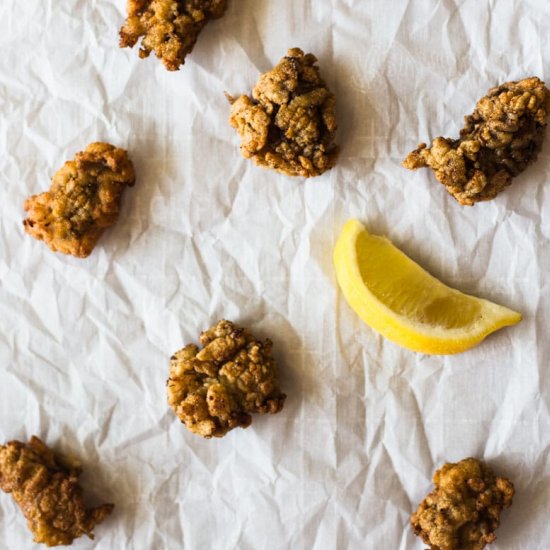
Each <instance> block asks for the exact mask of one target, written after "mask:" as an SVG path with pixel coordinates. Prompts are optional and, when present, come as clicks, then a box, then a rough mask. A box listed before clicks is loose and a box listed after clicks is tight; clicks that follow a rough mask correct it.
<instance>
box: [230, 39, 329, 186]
mask: <svg viewBox="0 0 550 550" xmlns="http://www.w3.org/2000/svg"><path fill="white" fill-rule="evenodd" d="M316 62H317V59H316V58H315V56H314V55H313V54H307V55H304V52H303V51H302V50H300V49H299V48H293V49H291V50H289V51H288V54H287V56H286V57H284V58H283V59H282V60H281V61H280V62H279V64H278V65H277V66H276V67H275V68H274V69H272V70H271V71H269V72H267V73H265V74H262V75H261V76H260V80H259V81H258V84H256V86H255V87H254V89H253V90H252V98H250V97H249V96H246V95H242V96H241V97H239V98H238V99H235V98H233V97H231V96H228V99H229V100H230V102H231V103H232V106H231V117H230V119H229V122H230V124H231V125H232V126H233V127H234V128H235V129H236V130H237V133H238V134H239V135H240V136H241V153H242V155H243V156H244V157H245V158H252V159H254V162H255V163H256V164H257V165H258V166H264V167H266V168H273V169H274V170H277V171H279V172H281V173H283V174H286V175H289V176H303V177H306V178H309V177H313V176H319V175H321V174H322V173H323V172H326V171H327V170H329V169H330V168H332V167H333V166H334V164H335V162H336V158H337V156H338V147H337V146H336V145H335V144H334V136H335V134H336V113H335V105H336V98H335V96H334V94H333V93H332V92H330V91H329V89H328V88H327V86H326V84H325V82H324V81H323V79H322V78H321V76H320V74H319V67H317V66H316V65H315V63H316Z"/></svg>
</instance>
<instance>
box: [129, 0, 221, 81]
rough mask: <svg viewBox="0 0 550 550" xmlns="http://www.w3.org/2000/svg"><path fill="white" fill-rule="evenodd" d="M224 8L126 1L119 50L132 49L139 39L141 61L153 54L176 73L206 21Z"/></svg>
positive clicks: (209, 0) (191, 1) (188, 1)
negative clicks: (125, 14)
mask: <svg viewBox="0 0 550 550" xmlns="http://www.w3.org/2000/svg"><path fill="white" fill-rule="evenodd" d="M226 7H227V0H128V1H127V11H128V19H127V20H126V23H125V24H124V26H123V27H122V28H121V29H120V47H121V48H125V47H127V46H128V47H131V48H132V47H133V46H134V45H135V44H136V42H137V41H138V40H139V39H140V38H141V37H142V40H141V47H140V50H139V56H140V57H141V58H145V57H149V54H150V53H151V52H152V51H154V52H155V54H156V55H157V57H158V58H159V59H160V60H161V61H162V62H163V63H164V66H165V67H166V68H167V69H168V70H169V71H177V70H178V69H179V68H180V65H183V64H184V63H185V57H186V56H187V54H188V53H191V51H192V50H193V47H194V46H195V42H196V41H197V38H198V37H199V34H200V32H201V31H202V29H203V28H204V27H205V26H206V24H207V23H208V21H210V20H211V19H218V18H219V17H221V16H222V15H223V14H224V12H225V9H226Z"/></svg>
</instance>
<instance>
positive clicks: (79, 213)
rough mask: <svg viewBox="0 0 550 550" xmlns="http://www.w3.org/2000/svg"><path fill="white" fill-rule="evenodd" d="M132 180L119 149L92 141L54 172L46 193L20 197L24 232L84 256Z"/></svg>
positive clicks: (131, 171) (112, 216)
mask: <svg viewBox="0 0 550 550" xmlns="http://www.w3.org/2000/svg"><path fill="white" fill-rule="evenodd" d="M134 183H135V175H134V168H133V166H132V162H131V161H130V160H129V158H128V154H127V153H126V151H125V150H124V149H118V148H116V147H114V146H113V145H110V144H108V143H101V142H98V143H91V144H90V145H88V147H86V149H85V150H84V151H83V152H81V153H77V154H76V157H75V159H74V160H71V161H68V162H66V163H65V164H64V165H63V167H62V168H61V169H60V170H58V171H57V173H56V174H55V175H54V177H53V178H52V184H51V187H50V190H49V191H46V192H45V193H40V194H39V195H33V196H32V197H29V198H28V199H27V200H26V201H25V205H24V208H25V211H26V212H27V213H28V214H27V216H28V217H27V219H25V220H24V221H23V225H24V227H25V231H26V232H27V233H28V234H29V235H32V236H33V237H34V238H35V239H38V240H43V241H44V242H45V243H46V244H47V245H48V246H49V247H50V248H51V249H52V250H53V251H54V252H62V253H63V254H72V255H73V256H76V257H78V258H86V257H87V256H89V255H90V254H91V253H92V250H93V249H94V247H95V245H96V243H97V241H98V240H99V238H100V237H101V235H102V234H103V232H104V231H105V229H107V228H108V227H110V226H111V225H113V224H114V223H115V222H116V221H117V218H118V214H119V210H120V200H121V196H122V192H123V191H124V189H125V188H126V186H130V187H131V186H132V185H134Z"/></svg>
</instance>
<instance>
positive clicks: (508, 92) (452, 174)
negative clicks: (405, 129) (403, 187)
mask: <svg viewBox="0 0 550 550" xmlns="http://www.w3.org/2000/svg"><path fill="white" fill-rule="evenodd" d="M549 110H550V92H549V91H548V89H547V88H546V86H545V85H544V82H542V81H541V80H539V79H538V78H537V77H531V78H526V79H524V80H520V81H518V82H506V83H505V84H502V85H501V86H498V87H495V88H492V89H491V90H489V93H488V94H487V95H486V96H485V97H483V98H481V99H480V100H479V101H478V102H477V104H476V108H475V110H474V112H473V114H471V115H469V116H466V117H464V121H465V125H464V128H463V129H462V130H461V131H460V138H459V139H450V138H443V137H437V138H435V139H434V140H433V143H432V146H431V147H429V148H428V147H426V144H425V143H421V144H420V145H419V146H418V148H417V149H415V150H414V151H412V152H411V153H410V154H409V155H408V156H407V158H406V159H405V160H404V162H403V166H404V167H405V168H409V169H410V170H415V169H417V168H422V167H426V166H428V167H430V168H431V169H432V170H433V171H434V173H435V177H436V178H437V179H438V180H439V181H440V182H441V183H442V184H443V185H444V186H445V187H446V188H447V191H448V192H449V193H450V194H451V195H453V197H454V198H455V199H456V200H457V201H458V202H459V203H460V204H464V205H470V206H471V205H473V204H475V203H476V202H479V201H487V200H491V199H494V198H495V197H496V196H497V194H498V193H500V191H502V190H503V189H504V188H505V187H507V186H508V185H510V184H511V183H512V178H513V177H515V176H517V175H518V174H519V173H521V172H523V170H525V168H527V166H528V165H529V164H531V163H532V162H534V161H535V159H536V158H537V155H538V153H539V151H540V149H541V146H542V141H543V139H544V134H545V131H546V124H547V122H546V117H547V116H548V112H549Z"/></svg>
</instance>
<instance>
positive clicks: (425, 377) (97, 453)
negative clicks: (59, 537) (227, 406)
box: [0, 0, 550, 550]
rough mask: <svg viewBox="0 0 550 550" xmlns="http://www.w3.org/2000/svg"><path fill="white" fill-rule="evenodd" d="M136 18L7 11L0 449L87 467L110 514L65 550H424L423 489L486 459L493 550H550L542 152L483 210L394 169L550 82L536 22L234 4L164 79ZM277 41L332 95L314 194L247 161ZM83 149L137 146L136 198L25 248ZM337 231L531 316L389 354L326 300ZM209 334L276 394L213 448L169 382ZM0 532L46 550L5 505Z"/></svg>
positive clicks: (81, 11)
mask: <svg viewBox="0 0 550 550" xmlns="http://www.w3.org/2000/svg"><path fill="white" fill-rule="evenodd" d="M124 4H125V2H124V0H116V1H114V2H113V1H108V0H94V1H92V2H89V1H84V0H64V1H63V2H52V1H46V2H44V1H39V0H26V1H25V2H21V1H18V0H3V1H2V3H1V4H0V45H1V52H2V55H1V56H0V151H1V155H0V208H1V216H0V246H1V254H0V440H1V441H2V442H4V441H7V440H9V439H14V438H17V439H26V438H27V437H29V436H30V435H32V434H37V435H38V436H40V437H41V438H43V439H44V440H45V441H46V442H47V443H48V444H49V445H51V446H54V447H56V448H58V449H61V450H63V451H65V452H69V453H74V454H76V455H77V456H79V457H80V458H81V459H82V461H83V463H84V467H85V474H84V476H83V478H82V484H83V486H84V487H85V490H86V493H87V494H88V495H90V498H91V501H92V502H93V501H94V499H95V500H97V501H99V500H104V501H113V502H115V504H116V508H115V512H114V513H113V515H112V516H111V517H110V518H109V519H108V520H107V521H105V523H103V524H102V525H100V526H98V527H97V529H96V539H95V541H93V542H92V541H90V540H84V539H80V540H79V541H78V542H76V543H75V544H74V547H75V548H77V549H90V548H98V549H118V548H127V549H146V550H148V549H154V550H157V549H179V548H186V549H205V548H208V549H212V550H218V549H220V550H225V549H227V550H232V549H239V550H260V549H268V550H277V549H279V550H283V549H284V550H286V549H293V550H295V549H304V550H306V549H307V550H325V549H327V550H331V549H361V550H363V549H365V548H366V549H373V550H374V549H377V550H378V549H384V550H386V549H387V550H393V549H399V550H409V549H411V550H415V549H421V548H422V545H421V543H420V541H418V540H416V538H415V537H414V536H413V535H412V532H411V530H410V528H409V525H408V518H409V516H410V514H411V512H412V511H413V510H414V509H415V508H416V506H417V504H418V502H419V501H420V500H421V499H422V498H423V497H424V495H425V494H426V493H427V492H428V491H429V490H430V489H431V476H432V474H433V472H434V470H435V469H436V468H437V467H439V466H440V465H441V464H442V463H443V462H445V461H456V460H460V459H461V458H464V457H466V456H470V455H473V456H477V457H479V458H483V459H485V460H487V461H488V462H489V463H490V464H491V465H493V467H494V468H495V469H496V470H497V471H498V472H499V473H501V474H503V475H507V476H509V477H510V478H511V479H512V480H513V481H514V483H515V485H516V488H517V495H516V498H515V502H514V504H513V506H512V508H511V509H510V510H509V511H507V512H506V513H505V514H504V515H503V518H502V519H503V524H502V526H501V528H500V529H499V531H498V533H497V534H498V541H497V542H496V543H495V544H494V545H493V546H492V548H494V549H495V550H504V549H514V550H522V549H525V550H537V549H540V550H543V549H547V548H549V547H550V530H549V529H548V515H549V512H550V465H549V461H548V449H549V442H550V428H549V423H550V412H549V397H550V377H549V375H548V368H549V364H550V343H549V340H548V323H549V321H550V286H549V283H548V281H547V274H548V272H549V268H550V246H549V240H548V238H549V235H550V222H549V221H548V220H549V215H550V191H549V190H550V187H548V181H547V180H548V179H549V176H550V155H549V151H550V140H549V141H547V143H546V145H545V146H544V148H543V151H542V153H541V154H540V157H539V160H538V161H537V163H536V164H535V165H533V166H531V167H530V168H528V170H527V171H526V172H525V173H524V174H523V175H521V176H520V177H518V178H517V179H516V180H515V182H514V184H513V185H512V187H510V188H509V189H507V190H506V191H505V192H503V193H502V194H501V195H500V196H499V197H498V198H497V199H496V200H495V201H492V202H490V203H485V204H479V205H477V206H475V207H473V208H466V207H460V206H459V205H458V204H457V203H456V202H455V201H454V200H453V199H452V197H450V196H449V195H448V194H447V193H446V192H445V190H444V189H443V187H442V186H441V185H440V184H438V183H437V182H436V180H435V178H434V177H433V176H432V175H431V173H430V172H429V171H428V170H421V171H418V172H415V173H412V172H409V171H407V170H405V169H404V168H402V167H401V165H400V163H401V160H402V159H403V158H404V157H405V155H406V154H407V153H408V152H409V151H410V150H411V149H413V148H414V147H416V145H417V144H418V143H419V142H420V141H427V140H429V139H431V138H433V137H434V136H437V135H445V136H457V135H458V131H459V129H460V128H461V126H462V117H463V116H464V115H465V114H468V113H470V112H471V111H472V109H473V107H474V104H475V102H476V101H477V99H479V97H481V96H482V95H484V94H485V93H486V91H487V90H488V89H489V88H490V87H492V86H494V85H496V84H498V83H501V82H504V81H507V80H511V79H519V78H523V77H526V76H531V75H537V76H539V77H541V78H543V79H544V78H545V77H546V78H547V79H549V78H550V77H549V69H550V67H549V63H550V61H549V59H550V58H549V57H548V55H549V54H548V51H549V42H548V40H549V38H548V37H549V36H550V4H548V3H547V2H542V1H541V0H530V1H529V0H524V1H522V2H519V1H514V0H509V1H499V2H477V1H475V0H469V1H461V2H457V1H451V0H442V1H439V2H436V1H421V0H412V1H409V2H403V1H398V0H390V1H386V2H380V1H378V2H375V1H374V0H316V1H314V0H307V1H306V0H303V1H300V2H297V1H295V0H276V1H274V0H232V1H231V2H230V7H229V9H228V12H227V14H226V16H225V17H224V18H223V19H221V20H219V21H216V22H213V23H211V24H210V25H209V26H208V28H207V29H206V30H205V31H204V33H203V34H202V36H201V37H200V39H199V42H198V44H197V46H196V48H195V50H194V52H193V53H192V54H191V56H190V57H188V59H187V63H186V64H185V66H184V67H182V69H181V70H180V71H179V72H177V73H169V72H167V71H166V70H165V69H164V68H163V66H162V64H161V63H160V62H159V61H158V60H157V59H155V58H154V57H153V56H151V57H150V58H149V59H148V60H145V61H141V60H139V59H138V56H137V49H135V50H129V49H125V50H120V49H119V48H118V47H117V40H118V38H117V33H118V29H119V27H120V25H121V24H122V22H123V20H124V15H125V5H124ZM292 46H298V47H301V48H302V49H304V50H305V51H310V52H313V53H315V55H316V56H317V57H318V58H319V63H320V67H321V71H322V74H323V76H324V77H325V79H326V80H327V82H328V83H329V85H330V87H331V88H332V89H333V91H334V92H335V93H336V96H337V101H338V103H337V107H338V121H339V134H338V141H339V143H340V145H341V149H342V152H341V157H340V162H339V164H338V166H337V167H336V168H335V169H333V170H332V171H330V172H328V173H327V174H325V175H324V176H322V177H320V178H316V179H312V180H309V181H304V180H301V179H291V178H288V177H284V176H282V175H279V174H277V173H275V172H270V171H265V170H262V169H260V168H257V167H255V166H254V165H253V164H252V163H251V162H248V161H246V160H245V159H243V158H242V157H241V156H240V154H239V151H238V138H237V136H236V134H235V133H234V131H233V130H232V128H230V126H229V124H228V122H227V119H228V116H229V105H228V103H227V101H226V99H225V98H224V94H223V93H224V91H228V92H229V93H231V94H234V95H236V94H239V93H243V92H247V91H249V90H250V89H251V88H252V86H253V85H254V84H255V82H256V80H257V77H258V74H259V73H260V72H264V71H266V70H269V69H270V68H271V67H272V66H273V65H274V64H275V63H276V62H277V61H278V60H279V59H280V58H281V57H282V56H283V55H284V54H285V53H286V50H287V48H289V47H292ZM95 140H105V141H109V142H112V143H113V144H115V145H117V146H121V147H125V148H127V149H128V150H129V152H130V155H131V158H132V159H133V161H134V164H135V167H136V172H137V178H138V179H137V184H136V186H135V187H134V188H133V189H130V190H128V191H127V192H126V195H125V197H124V205H123V211H122V215H121V217H120V220H119V222H118V224H117V225H116V226H115V227H113V228H112V229H110V230H109V231H108V232H107V233H106V234H105V236H104V237H103V238H102V240H101V241H100V243H99V245H98V247H97V248H96V250H95V251H94V253H93V255H92V256H91V257H90V258H88V259H87V260H78V259H75V258H71V257H64V256H62V255H59V254H54V253H52V252H51V251H50V250H49V249H47V248H46V247H45V246H44V245H43V244H42V243H39V242H37V241H35V240H33V239H32V238H30V237H28V236H26V235H24V233H23V228H22V224H21V221H22V219H23V217H24V213H23V209H22V205H23V202H24V200H25V198H26V197H27V196H28V195H30V194H33V193H38V192H41V191H44V190H46V189H47V188H48V187H49V184H50V178H51V176H52V175H53V173H54V172H55V171H56V170H57V169H58V168H59V167H60V166H61V165H62V164H63V162H64V161H65V160H67V159H70V158H72V157H73V156H74V154H75V153H76V152H77V151H80V150H82V149H83V148H84V147H85V146H86V145H87V144H88V143H89V142H91V141H95ZM350 217H357V218H359V219H360V220H362V221H363V222H364V223H366V225H367V226H368V228H369V229H370V230H371V231H372V232H374V233H378V234H385V235H387V236H388V237H389V238H390V239H392V240H393V241H394V242H395V243H396V244H397V245H398V246H400V247H401V248H402V249H403V250H404V251H405V252H406V253H407V254H409V255H410V256H411V257H412V258H413V259H415V260H416V261H418V262H420V263H421V264H422V265H423V266H425V267H426V268H427V269H429V270H430V271H431V272H432V273H433V274H434V275H436V276H438V277H440V278H441V279H442V280H443V281H445V282H446V283H448V284H450V285H451V286H455V287H457V288H459V289H460V290H462V291H465V292H469V293H473V294H476V295H479V296H483V297H486V298H488V299H491V300H494V301H497V302H499V303H502V304H504V305H507V306H509V307H512V308H514V309H517V310H519V311H521V312H522V313H523V314H524V320H523V322H522V323H520V324H519V325H518V326H516V327H513V328H509V329H505V330H502V331H500V332H498V333H497V334H496V335H494V336H492V337H490V338H489V339H488V340H487V341H486V342H484V343H483V344H482V345H480V346H479V347H478V348H476V349H474V350H472V351H469V352H467V353H464V354H461V355H458V356H454V357H429V356H424V355H420V354H415V353H411V352H408V351H406V350H402V349H400V348H398V347H397V346H395V345H394V344H392V343H390V342H388V341H385V340H384V339H382V338H381V337H380V336H378V335H377V334H376V333H374V332H373V331H372V330H371V329H370V328H368V327H367V326H365V325H364V324H363V323H362V322H361V321H360V320H359V318H358V317H357V316H356V315H355V314H354V313H353V312H352V310H351V309H350V308H349V306H348V305H347V303H346V302H345V301H344V299H343V297H342V294H341V293H340V292H339V291H338V289H337V286H336V281H335V276H334V270H333V267H332V259H331V258H332V248H333V245H334V241H335V239H336V237H337V235H338V233H339V231H340V229H341V227H342V225H343V224H344V222H345V221H346V220H347V219H348V218H350ZM223 317H225V318H228V319H232V320H234V321H236V322H239V323H242V324H244V325H246V326H248V327H250V328H251V330H252V331H253V332H254V333H255V334H258V335H259V336H262V337H270V338H271V339H272V340H273V342H274V352H275V355H276V357H277V359H278V361H279V363H280V369H281V378H282V386H283V389H284V390H285V391H286V393H287V394H288V399H287V403H286V406H285V408H284V410H283V412H281V413H280V414H278V415H276V416H271V417H256V418H255V419H254V421H253V424H252V426H251V427H250V428H248V429H247V430H235V431H233V432H231V433H230V434H229V435H228V436H227V437H225V438H224V439H222V440H210V441H206V440H203V439H201V438H200V437H197V436H195V435H193V434H191V433H189V432H187V430H186V429H185V428H184V427H183V426H182V425H180V424H179V422H178V421H177V419H176V417H175V415H174V414H173V413H172V411H171V410H169V409H168V407H167V405H166V396H165V380H166V377H167V374H168V360H169V356H170V355H171V353H173V352H174V351H175V350H177V349H179V348H180V347H182V346H183V344H185V343H189V342H192V341H196V340H197V337H198V334H199V332H200V330H202V329H204V328H206V327H208V326H209V325H210V324H211V323H212V322H214V321H217V320H218V319H219V318H223ZM0 541H1V542H0V546H1V547H3V548H10V549H12V550H19V549H27V548H29V549H34V548H37V546H36V545H34V544H33V543H32V542H31V536H30V534H29V533H28V531H27V528H26V526H25V521H24V519H23V517H22V515H21V514H20V513H19V511H18V510H17V509H16V507H15V505H14V504H13V502H12V500H11V498H10V497H9V496H7V495H4V494H0Z"/></svg>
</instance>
